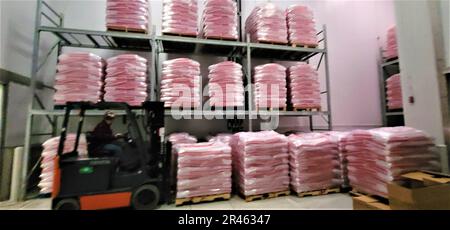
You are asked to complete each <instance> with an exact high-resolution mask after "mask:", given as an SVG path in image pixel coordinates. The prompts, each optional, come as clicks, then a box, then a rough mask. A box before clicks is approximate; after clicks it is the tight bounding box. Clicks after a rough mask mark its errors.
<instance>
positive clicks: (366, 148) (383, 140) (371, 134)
mask: <svg viewBox="0 0 450 230" xmlns="http://www.w3.org/2000/svg"><path fill="white" fill-rule="evenodd" d="M344 143H345V149H346V155H347V160H348V177H349V180H350V185H351V186H352V187H353V188H354V189H356V190H358V191H361V192H365V193H368V194H373V195H379V196H383V197H387V195H388V191H387V185H388V184H389V183H390V182H392V181H396V180H400V179H401V175H402V174H405V173H408V172H412V171H417V170H430V171H440V164H439V155H438V153H437V150H436V148H435V145H434V143H433V140H432V138H431V137H429V136H428V135H427V134H425V133H424V132H422V131H419V130H416V129H414V128H409V127H390V128H378V129H372V130H368V131H366V130H355V131H353V132H351V133H350V134H349V135H348V136H347V137H345V138H344Z"/></svg>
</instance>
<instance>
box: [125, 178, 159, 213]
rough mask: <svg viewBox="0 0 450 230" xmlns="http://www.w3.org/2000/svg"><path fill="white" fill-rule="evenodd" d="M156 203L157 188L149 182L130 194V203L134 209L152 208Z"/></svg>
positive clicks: (157, 200)
mask: <svg viewBox="0 0 450 230" xmlns="http://www.w3.org/2000/svg"><path fill="white" fill-rule="evenodd" d="M158 203H159V189H158V187H156V186H154V185H151V184H146V185H142V186H141V187H139V188H137V189H136V190H135V191H134V192H133V195H132V196H131V205H132V207H133V208H134V209H136V210H153V209H155V208H156V206H157V205H158Z"/></svg>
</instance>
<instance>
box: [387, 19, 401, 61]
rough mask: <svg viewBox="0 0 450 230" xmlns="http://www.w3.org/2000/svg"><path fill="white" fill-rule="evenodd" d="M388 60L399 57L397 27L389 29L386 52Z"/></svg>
mask: <svg viewBox="0 0 450 230" xmlns="http://www.w3.org/2000/svg"><path fill="white" fill-rule="evenodd" d="M384 57H385V58H386V59H393V58H397V57H398V46H397V29H396V27H395V26H393V27H391V28H389V30H388V33H387V44H386V51H385V53H384Z"/></svg>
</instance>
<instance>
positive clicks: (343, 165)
mask: <svg viewBox="0 0 450 230" xmlns="http://www.w3.org/2000/svg"><path fill="white" fill-rule="evenodd" d="M324 134H325V135H328V136H329V137H330V138H331V139H332V140H333V141H335V142H337V143H338V149H339V161H340V169H341V172H342V173H341V180H342V187H344V188H346V187H349V186H350V185H349V182H348V169H347V165H348V161H347V158H346V152H345V137H346V136H347V135H349V134H350V132H339V131H329V132H324Z"/></svg>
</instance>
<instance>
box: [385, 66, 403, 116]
mask: <svg viewBox="0 0 450 230" xmlns="http://www.w3.org/2000/svg"><path fill="white" fill-rule="evenodd" d="M386 90H387V91H386V96H387V97H386V98H387V106H388V109H402V108H403V97H402V86H401V84H400V74H394V75H392V76H391V77H389V78H388V79H387V80H386Z"/></svg>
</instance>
